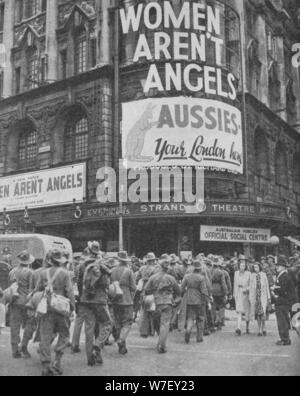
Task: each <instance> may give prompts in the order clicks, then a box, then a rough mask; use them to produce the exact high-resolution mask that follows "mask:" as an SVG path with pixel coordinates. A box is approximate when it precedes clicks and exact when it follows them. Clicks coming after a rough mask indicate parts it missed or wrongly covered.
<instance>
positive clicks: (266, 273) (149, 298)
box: [0, 242, 300, 376]
mask: <svg viewBox="0 0 300 396" xmlns="http://www.w3.org/2000/svg"><path fill="white" fill-rule="evenodd" d="M257 268H258V269H257ZM9 278H10V284H11V286H10V287H9V288H8V289H7V290H4V291H2V290H0V298H1V302H2V303H3V304H5V305H6V306H8V310H9V315H8V316H9V326H10V330H11V347H12V355H13V358H15V359H20V358H26V359H29V358H30V357H31V355H30V353H29V350H28V345H29V342H30V341H31V340H34V342H37V343H39V349H38V352H39V354H40V358H41V363H42V375H43V376H56V375H62V374H63V370H62V357H63V354H64V351H65V350H66V348H68V347H71V348H72V353H74V354H76V353H80V352H81V350H80V340H81V331H82V328H83V326H84V327H85V346H86V355H87V364H88V366H91V367H93V366H96V365H102V364H103V356H102V350H103V348H105V347H106V346H109V345H111V344H112V343H113V342H116V344H117V346H118V351H119V353H120V354H121V355H126V354H127V353H128V345H127V339H128V336H129V334H130V331H131V328H132V325H133V323H134V322H135V321H137V320H139V331H140V336H141V337H143V338H147V337H154V336H156V335H157V336H158V343H157V351H158V353H159V354H164V353H166V352H167V340H168V335H169V333H170V331H171V332H172V331H175V330H178V331H181V332H182V333H183V334H184V336H185V342H186V343H187V344H188V343H190V342H191V337H192V335H193V328H194V326H195V329H196V341H197V343H202V342H203V341H204V337H206V336H210V335H211V334H212V333H214V332H216V331H221V330H222V328H223V327H224V326H225V325H226V319H225V310H226V308H227V309H232V310H236V312H237V313H238V325H237V327H238V328H237V331H236V335H237V336H241V334H242V331H241V322H242V319H243V316H245V318H246V333H249V332H250V329H249V325H250V320H251V316H250V312H248V311H247V307H246V306H247V304H248V303H249V307H250V306H251V287H252V286H251V285H252V284H253V281H254V283H255V282H256V283H255V285H256V286H255V291H254V296H256V297H255V299H254V304H253V303H252V305H254V307H255V309H254V311H255V312H254V314H255V317H256V319H257V320H258V324H259V335H260V336H261V335H265V336H266V335H267V333H266V330H265V327H264V326H265V323H264V322H265V321H264V319H263V317H264V316H265V315H264V314H266V313H267V312H263V311H266V310H267V306H266V307H263V305H264V304H258V303H257V301H258V300H257V296H258V290H259V291H260V293H262V291H263V288H261V280H264V282H265V284H266V285H267V288H268V290H267V291H266V303H267V304H268V309H269V305H270V306H271V308H272V303H273V304H274V303H275V308H274V310H275V311H276V315H277V319H278V328H279V333H280V336H281V340H280V341H279V342H278V343H277V344H278V345H290V337H289V330H290V318H289V313H290V310H291V307H292V305H293V304H294V303H296V302H299V296H300V287H299V280H300V253H299V252H295V253H294V255H293V257H292V258H291V259H290V260H288V259H287V258H286V257H285V256H280V257H278V258H275V257H272V256H269V257H267V258H264V257H263V258H262V259H261V262H260V263H257V262H255V260H252V259H246V257H245V256H243V255H240V256H236V257H234V258H228V259H225V258H224V257H222V256H214V255H209V256H205V255H204V254H199V255H198V256H197V257H195V258H192V257H189V258H186V259H184V260H181V259H180V258H179V257H177V256H176V255H175V254H171V255H169V254H164V255H162V256H161V257H159V258H157V257H156V256H155V254H154V253H149V254H147V255H146V256H145V257H144V259H143V260H139V259H138V258H136V257H129V256H128V254H127V252H119V253H118V254H116V256H115V257H109V256H108V255H106V254H104V253H103V252H102V251H101V250H100V245H99V243H97V242H89V243H88V246H87V248H86V249H85V250H84V252H83V254H82V255H81V256H79V257H77V258H76V260H74V261H73V260H70V256H69V254H68V253H66V252H64V251H61V250H52V251H50V252H48V254H47V256H46V259H45V261H44V263H39V262H38V261H37V260H36V259H35V258H34V257H33V256H32V255H31V254H30V253H29V252H28V251H23V252H21V253H20V254H19V255H18V263H17V265H15V266H14V268H13V269H12V271H11V272H10V275H9ZM251 279H252V280H251ZM251 282H252V283H251ZM257 282H259V283H258V287H257ZM259 297H261V295H260V296H259ZM262 301H263V299H262ZM260 315H262V316H260ZM72 322H74V330H73V335H72V339H70V328H71V323H72ZM22 328H23V329H24V332H23V335H22V339H21V329H22ZM55 340H57V342H56V346H55V348H54V350H55V357H54V359H53V360H52V345H53V344H54V342H55Z"/></svg>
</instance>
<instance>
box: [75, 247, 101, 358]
mask: <svg viewBox="0 0 300 396" xmlns="http://www.w3.org/2000/svg"><path fill="white" fill-rule="evenodd" d="M99 257H101V250H100V244H99V243H98V242H96V241H95V242H88V246H87V247H86V248H85V250H84V251H83V254H82V256H81V257H80V260H79V266H78V267H77V269H76V274H75V278H76V281H75V282H76V283H77V289H78V296H77V297H76V301H77V304H76V319H75V325H74V331H73V338H72V353H74V354H76V353H80V352H81V350H80V336H81V331H82V327H83V324H84V309H82V306H81V304H80V299H81V297H82V292H83V278H84V273H85V270H86V268H87V267H88V265H90V264H92V263H94V262H95V261H96V260H97V259H98V258H99Z"/></svg>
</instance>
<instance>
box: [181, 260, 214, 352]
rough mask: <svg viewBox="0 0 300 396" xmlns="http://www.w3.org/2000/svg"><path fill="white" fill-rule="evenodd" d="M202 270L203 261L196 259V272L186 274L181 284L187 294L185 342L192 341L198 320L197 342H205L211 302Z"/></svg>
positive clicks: (182, 290) (182, 289)
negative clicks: (206, 311) (206, 312)
mask: <svg viewBox="0 0 300 396" xmlns="http://www.w3.org/2000/svg"><path fill="white" fill-rule="evenodd" d="M201 272H202V263H201V262H200V261H199V260H196V261H194V272H193V273H190V274H187V275H185V277H184V278H183V281H182V285H181V292H182V294H185V293H186V294H187V328H186V333H185V342H186V343H187V344H189V343H190V339H191V334H192V330H193V326H194V322H195V321H196V326H197V342H198V343H201V342H203V333H204V321H205V310H206V304H207V303H208V302H209V294H208V290H207V286H206V280H205V277H204V276H203V275H201Z"/></svg>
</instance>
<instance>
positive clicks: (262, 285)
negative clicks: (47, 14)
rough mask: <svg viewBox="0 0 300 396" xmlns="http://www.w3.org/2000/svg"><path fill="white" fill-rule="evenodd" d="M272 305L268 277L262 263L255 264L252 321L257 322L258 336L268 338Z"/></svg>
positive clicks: (251, 297) (252, 285)
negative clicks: (269, 315)
mask: <svg viewBox="0 0 300 396" xmlns="http://www.w3.org/2000/svg"><path fill="white" fill-rule="evenodd" d="M270 303H271V293H270V286H269V281H268V278H267V275H266V274H265V273H264V272H263V271H262V266H261V264H260V263H255V264H254V273H253V274H251V281H250V304H251V320H257V324H258V336H259V337H263V336H264V337H266V336H267V332H266V321H267V316H268V305H269V304H270Z"/></svg>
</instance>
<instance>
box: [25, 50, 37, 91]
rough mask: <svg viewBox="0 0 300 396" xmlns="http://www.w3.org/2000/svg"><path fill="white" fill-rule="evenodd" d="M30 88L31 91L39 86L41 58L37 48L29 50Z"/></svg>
mask: <svg viewBox="0 0 300 396" xmlns="http://www.w3.org/2000/svg"><path fill="white" fill-rule="evenodd" d="M27 56H28V86H29V88H30V89H34V88H37V87H38V86H39V58H38V50H37V48H36V47H32V48H30V49H28V55H27Z"/></svg>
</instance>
